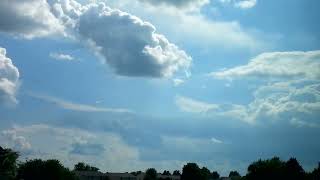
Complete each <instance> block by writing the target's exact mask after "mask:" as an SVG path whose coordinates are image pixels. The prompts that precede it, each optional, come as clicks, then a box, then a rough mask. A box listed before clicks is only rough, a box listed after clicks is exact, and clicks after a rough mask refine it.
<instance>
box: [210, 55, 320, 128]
mask: <svg viewBox="0 0 320 180" xmlns="http://www.w3.org/2000/svg"><path fill="white" fill-rule="evenodd" d="M319 69H320V51H309V52H273V53H264V54H261V55H259V56H257V57H255V58H253V59H252V60H251V61H250V62H249V63H248V64H247V65H243V66H238V67H235V68H231V69H226V70H224V71H220V72H214V73H212V75H213V77H215V78H219V79H229V80H230V79H231V80H232V79H240V80H241V79H242V80H248V79H251V80H254V81H251V83H256V84H259V85H258V87H257V88H256V89H255V90H254V94H253V95H254V100H253V101H252V102H250V103H249V104H248V105H231V106H229V107H227V108H224V109H223V113H224V114H225V115H230V116H232V117H234V118H237V119H242V120H245V121H246V122H256V121H257V120H262V119H263V120H266V119H271V120H289V121H290V122H291V124H292V125H295V126H306V127H319V121H318V117H319V116H320V114H319V112H320V81H319V77H320V72H319ZM261 83H262V85H261Z"/></svg>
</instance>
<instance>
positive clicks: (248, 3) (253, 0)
mask: <svg viewBox="0 0 320 180" xmlns="http://www.w3.org/2000/svg"><path fill="white" fill-rule="evenodd" d="M256 4H257V0H243V1H238V2H236V3H235V7H238V8H241V9H249V8H253V7H254V6H255V5H256Z"/></svg>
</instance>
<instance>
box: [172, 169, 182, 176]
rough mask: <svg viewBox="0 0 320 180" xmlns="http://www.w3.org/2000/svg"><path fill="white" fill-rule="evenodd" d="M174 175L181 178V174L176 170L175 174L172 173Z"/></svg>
mask: <svg viewBox="0 0 320 180" xmlns="http://www.w3.org/2000/svg"><path fill="white" fill-rule="evenodd" d="M172 175H174V176H180V175H181V173H180V171H179V170H174V171H173V173H172Z"/></svg>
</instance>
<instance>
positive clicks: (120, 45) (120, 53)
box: [77, 4, 192, 77]
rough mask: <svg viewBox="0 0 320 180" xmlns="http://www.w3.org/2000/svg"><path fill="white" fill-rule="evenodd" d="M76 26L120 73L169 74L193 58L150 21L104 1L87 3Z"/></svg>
mask: <svg viewBox="0 0 320 180" xmlns="http://www.w3.org/2000/svg"><path fill="white" fill-rule="evenodd" d="M77 26H78V33H79V35H80V36H81V37H82V38H83V39H85V40H88V41H89V42H90V44H91V45H92V46H94V47H95V48H94V49H95V50H96V52H97V53H98V54H100V55H101V56H102V57H103V59H104V60H105V61H106V62H107V64H109V65H110V67H111V68H113V70H114V71H115V72H116V73H117V74H119V75H123V76H143V77H170V76H172V75H173V74H174V73H175V72H177V71H178V70H179V69H181V68H182V69H185V70H186V69H188V68H189V66H190V65H191V61H192V58H191V57H190V56H189V55H187V54H186V53H185V52H184V51H183V50H181V49H179V48H178V47H177V46H176V45H174V44H172V43H170V42H169V41H168V40H167V38H166V37H165V36H163V35H161V34H158V33H156V28H155V27H154V26H153V25H152V24H150V23H149V22H145V21H143V20H141V19H140V18H138V17H136V16H133V15H131V14H129V13H126V12H122V11H120V10H117V9H111V8H109V7H107V6H105V5H104V4H99V5H97V4H92V5H91V6H88V9H87V10H86V11H85V12H84V13H83V14H82V15H81V16H80V20H79V22H78V25H77ZM92 27H95V28H92Z"/></svg>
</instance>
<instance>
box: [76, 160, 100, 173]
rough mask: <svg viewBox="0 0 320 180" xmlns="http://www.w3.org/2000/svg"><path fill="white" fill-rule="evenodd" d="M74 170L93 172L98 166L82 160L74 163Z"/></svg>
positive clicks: (96, 170) (97, 169)
mask: <svg viewBox="0 0 320 180" xmlns="http://www.w3.org/2000/svg"><path fill="white" fill-rule="evenodd" d="M74 170H75V171H94V172H98V171H99V168H96V167H93V166H90V165H88V164H86V163H84V162H79V163H77V164H76V165H74Z"/></svg>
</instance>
